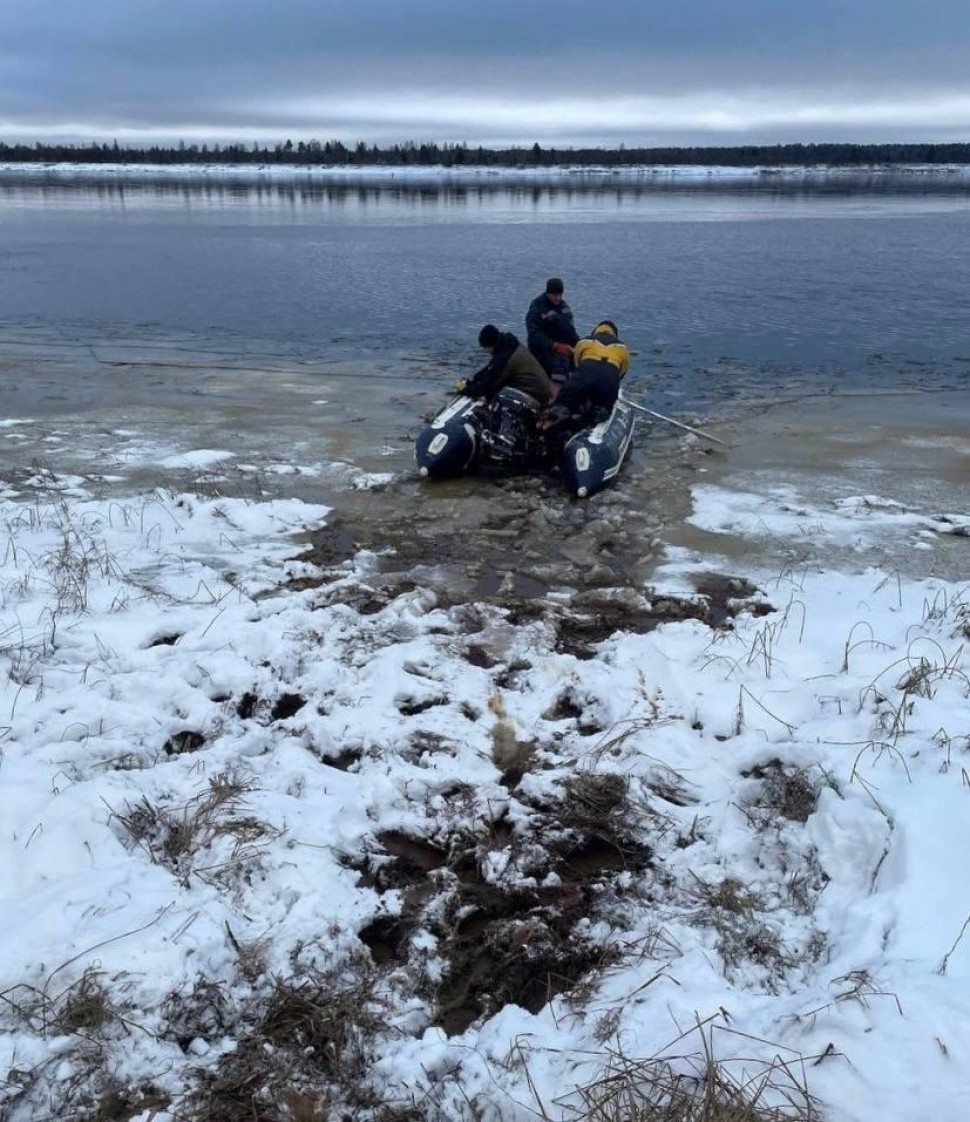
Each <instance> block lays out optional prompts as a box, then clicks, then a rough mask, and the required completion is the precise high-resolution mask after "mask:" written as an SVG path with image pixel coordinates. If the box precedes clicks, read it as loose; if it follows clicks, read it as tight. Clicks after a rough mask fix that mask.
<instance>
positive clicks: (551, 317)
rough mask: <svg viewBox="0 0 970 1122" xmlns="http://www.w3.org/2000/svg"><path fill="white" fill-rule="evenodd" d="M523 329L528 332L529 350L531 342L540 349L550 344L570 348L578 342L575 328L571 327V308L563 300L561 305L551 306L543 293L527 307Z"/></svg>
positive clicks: (550, 302) (531, 346)
mask: <svg viewBox="0 0 970 1122" xmlns="http://www.w3.org/2000/svg"><path fill="white" fill-rule="evenodd" d="M525 329H526V331H527V332H528V341H529V350H533V345H532V344H533V342H537V343H538V345H539V347H540V348H542V347H543V344H545V346H546V347H548V346H549V345H550V344H552V343H568V344H569V346H570V347H572V346H575V344H576V343H577V342H578V341H579V336H578V335H577V334H576V328H575V327H574V326H573V312H572V308H570V306H569V305H568V304H567V303H566V301H565V300H563V301H562V303H561V304H558V305H557V304H553V302H552V301H551V300H550V299H549V297H548V296H547V295H546V294H545V293H544V292H543V294H542V295H541V296H537V297H536V298H535V300H533V301H532V303H531V304H530V305H529V310H528V312H527V313H526V317H525Z"/></svg>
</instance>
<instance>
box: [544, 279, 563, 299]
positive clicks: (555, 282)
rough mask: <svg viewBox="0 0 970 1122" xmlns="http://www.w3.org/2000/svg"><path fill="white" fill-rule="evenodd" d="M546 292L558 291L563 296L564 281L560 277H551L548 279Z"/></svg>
mask: <svg viewBox="0 0 970 1122" xmlns="http://www.w3.org/2000/svg"><path fill="white" fill-rule="evenodd" d="M546 292H553V293H558V294H559V295H560V296H562V293H563V283H562V281H561V280H560V279H559V278H558V277H550V278H549V279H548V280H547V281H546Z"/></svg>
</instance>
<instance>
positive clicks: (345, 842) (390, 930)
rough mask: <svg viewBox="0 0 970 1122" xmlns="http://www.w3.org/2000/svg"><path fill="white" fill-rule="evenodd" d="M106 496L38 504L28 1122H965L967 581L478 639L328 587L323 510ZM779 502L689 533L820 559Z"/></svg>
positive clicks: (87, 491)
mask: <svg viewBox="0 0 970 1122" xmlns="http://www.w3.org/2000/svg"><path fill="white" fill-rule="evenodd" d="M219 454H220V453H219V452H218V450H212V449H209V450H205V451H204V457H205V462H207V463H209V462H212V458H213V456H218V455H219ZM199 455H200V456H202V455H203V453H199ZM99 490H100V488H99V487H98V485H97V482H96V480H95V478H94V477H91V478H87V477H84V476H77V477H67V476H59V475H57V474H55V473H53V472H50V471H44V472H39V473H38V474H37V475H35V476H31V477H23V478H17V479H13V478H9V479H4V480H3V481H2V489H0V521H2V527H3V552H2V559H0V635H2V643H0V666H2V670H3V674H2V684H0V726H2V727H0V751H2V757H0V868H2V869H3V877H2V881H0V885H2V888H0V898H2V912H0V916H2V919H0V997H2V998H3V1002H2V1005H0V1031H2V1036H0V1073H3V1074H2V1077H0V1113H2V1114H3V1117H4V1118H5V1119H6V1120H8V1122H28V1120H29V1122H41V1120H44V1119H52V1120H53V1119H58V1120H63V1119H66V1118H72V1119H74V1118H78V1119H79V1118H85V1117H99V1116H100V1117H108V1116H110V1117H115V1118H125V1119H131V1120H132V1122H134V1120H136V1119H137V1120H138V1122H149V1119H151V1120H152V1122H176V1120H179V1122H184V1120H199V1122H201V1120H202V1119H229V1118H247V1117H259V1118H260V1119H280V1120H282V1119H284V1118H288V1117H301V1116H302V1117H316V1116H318V1114H319V1116H320V1117H336V1116H340V1117H350V1118H359V1119H365V1118H367V1119H370V1118H381V1117H384V1118H429V1119H440V1120H446V1119H447V1120H455V1119H466V1118H467V1119H472V1118H481V1119H493V1120H508V1122H518V1120H523V1122H524V1120H525V1119H534V1118H536V1117H542V1118H546V1119H558V1120H563V1122H565V1120H567V1119H576V1118H600V1117H611V1118H612V1117H615V1118H619V1117H628V1116H629V1115H627V1114H622V1113H620V1102H621V1096H622V1102H625V1103H626V1104H627V1109H632V1107H631V1104H633V1105H634V1106H635V1105H638V1104H639V1105H640V1106H641V1107H642V1109H643V1111H644V1112H646V1110H647V1104H648V1103H651V1102H653V1103H657V1102H661V1101H663V1100H664V1099H665V1097H666V1098H669V1097H670V1096H671V1095H675V1094H680V1095H690V1094H695V1093H696V1094H703V1093H713V1089H718V1093H719V1094H721V1095H723V1096H726V1097H733V1100H734V1101H735V1102H747V1103H748V1104H749V1105H750V1104H751V1103H752V1101H753V1100H755V1099H756V1100H757V1101H756V1102H755V1105H754V1107H752V1108H751V1110H752V1111H754V1112H749V1113H747V1114H745V1117H751V1118H760V1117H769V1115H768V1114H767V1113H766V1112H767V1110H768V1109H769V1108H773V1109H774V1110H775V1111H776V1113H774V1114H771V1115H770V1117H771V1118H797V1119H808V1118H813V1119H815V1118H819V1117H824V1118H826V1119H829V1120H830V1122H875V1120H877V1119H880V1120H881V1119H898V1120H900V1122H903V1120H908V1119H915V1118H918V1117H932V1118H933V1119H935V1120H936V1122H959V1120H962V1119H964V1118H965V1117H966V1116H967V1112H968V1109H970V1076H968V1074H967V1066H966V1064H965V1063H964V1062H963V1058H964V1057H966V1056H967V1055H968V1054H970V936H966V925H967V917H968V915H970V889H968V888H967V879H966V876H965V873H964V863H965V861H964V855H965V853H966V850H967V847H968V844H970V826H968V823H970V815H968V808H970V787H968V784H967V775H968V772H970V660H968V656H967V653H966V651H967V645H968V641H970V585H968V584H967V583H966V582H954V581H944V580H940V579H936V578H931V579H922V580H916V579H912V578H908V577H906V576H905V575H904V574H902V573H900V572H892V571H885V572H881V571H876V570H873V569H868V570H866V571H863V572H856V571H850V570H848V569H845V570H844V571H836V570H831V569H829V570H826V569H822V568H819V567H818V566H816V565H813V564H811V563H808V562H804V561H803V562H801V563H799V564H798V565H797V566H795V567H785V568H782V569H781V570H779V569H777V568H775V569H774V570H772V571H766V570H759V569H757V568H756V567H750V566H749V567H747V568H745V570H744V571H735V570H733V569H730V570H727V571H724V570H723V569H722V571H721V572H720V574H719V575H717V578H716V579H711V573H710V569H711V566H712V565H713V564H718V562H716V560H715V559H713V558H712V557H710V556H701V555H698V554H693V553H690V552H687V551H685V550H674V549H670V550H668V553H667V556H666V559H665V562H664V564H663V565H662V566H661V568H660V570H659V571H658V573H657V575H656V578H655V580H654V581H653V582H652V583H651V585H650V586H649V587H644V588H643V589H642V591H641V592H640V593H635V592H633V591H632V590H631V589H629V588H627V589H625V590H622V591H621V590H616V589H611V588H610V587H609V586H608V585H605V586H604V587H601V588H599V589H592V590H590V589H587V590H585V591H580V590H578V589H574V588H569V587H553V588H550V589H549V591H548V593H547V594H546V595H545V596H544V597H543V598H542V599H541V600H538V601H528V602H521V601H515V600H514V598H512V599H509V600H507V601H504V602H503V601H501V600H492V601H491V602H477V603H475V602H469V603H465V602H455V601H454V600H453V599H452V600H449V599H448V597H447V596H445V595H443V594H442V590H441V589H437V588H436V587H435V584H434V574H433V571H432V570H428V569H425V570H424V571H423V573H422V574H421V575H420V576H418V575H416V576H415V579H413V580H405V581H401V582H400V583H399V584H398V586H396V587H392V588H388V587H386V586H385V585H382V584H381V583H380V582H379V581H378V580H377V572H378V569H379V567H380V561H381V558H380V556H379V555H378V554H376V553H374V552H369V551H367V550H360V549H359V550H357V551H356V552H353V551H352V552H351V553H350V555H349V556H347V557H345V558H339V557H338V558H331V559H330V560H327V559H326V557H325V556H324V555H323V554H322V553H319V552H317V553H311V554H305V555H303V556H302V557H301V558H298V557H297V555H298V554H301V553H302V552H303V550H304V548H305V547H304V546H298V545H297V544H296V542H295V541H294V535H296V534H301V533H305V532H307V531H311V530H313V529H315V528H319V527H320V526H322V525H323V524H324V523H325V522H326V521H327V519H328V518H329V517H331V512H330V511H329V510H328V509H327V507H326V506H320V505H311V504H307V503H301V502H298V501H295V500H286V499H279V498H277V499H274V500H262V501H260V500H258V499H253V500H246V501H244V500H242V499H229V498H225V497H219V496H218V495H215V496H213V494H212V492H211V488H206V491H205V493H204V494H203V493H200V494H196V493H191V492H184V491H183V492H180V491H162V490H156V491H151V492H141V493H132V494H130V495H128V496H127V497H123V496H115V497H113V498H111V499H106V498H103V497H99ZM759 501H760V506H759V511H758V515H759V516H758V518H756V519H752V517H751V510H752V502H753V499H752V496H751V495H750V494H742V493H740V492H738V493H734V492H732V491H731V490H730V489H729V488H723V487H722V488H718V489H717V490H716V491H715V490H712V489H711V488H709V487H701V486H699V487H698V489H697V492H696V497H695V503H694V513H693V515H692V520H693V522H694V524H695V525H697V526H699V527H700V528H701V529H703V530H705V531H706V532H707V533H709V534H711V535H715V536H716V535H718V534H721V533H723V532H725V530H726V528H731V530H733V532H735V533H738V534H742V535H743V534H754V535H757V536H760V537H761V538H763V537H764V535H765V534H768V533H770V534H771V535H773V536H774V537H777V538H782V539H784V538H785V537H786V536H788V537H791V538H792V539H795V538H801V537H803V535H804V527H805V519H804V512H803V511H801V510H799V509H796V508H794V507H793V504H792V501H791V496H790V495H787V494H784V493H781V492H779V493H777V494H770V493H769V494H765V495H762V496H760V500H759ZM892 505H893V504H891V503H886V502H883V501H880V500H879V499H878V496H872V495H866V496H861V497H860V498H859V499H858V501H856V502H850V501H846V502H843V503H841V504H839V506H838V509H837V510H836V511H834V512H831V516H832V517H833V518H835V519H836V522H837V525H836V526H835V531H836V532H837V533H838V534H839V535H845V534H847V533H848V534H851V535H854V536H855V538H857V539H858V540H860V541H861V540H863V539H865V538H866V537H867V536H869V535H871V534H872V533H873V532H874V531H873V522H872V512H873V510H877V511H883V510H886V509H891V508H892ZM965 515H966V512H963V513H962V516H961V514H960V512H957V513H956V514H955V515H953V516H951V517H950V519H949V521H947V522H945V523H941V525H940V526H939V527H935V528H930V529H931V530H932V533H937V534H939V533H947V534H951V535H958V536H959V535H965V533H966V527H967V525H968V524H970V523H968V522H967V520H966V517H965ZM827 517H828V515H827V514H826V512H825V510H822V509H819V510H816V511H813V513H812V521H813V525H814V524H816V523H817V530H818V532H819V533H823V532H824V530H825V526H824V522H825V520H826V518H827ZM894 526H895V532H898V533H899V534H902V535H907V536H909V537H911V536H912V535H913V534H914V533H916V534H917V535H918V536H920V540H921V542H922V545H923V547H924V548H926V549H930V548H932V542H931V539H932V533H930V529H927V528H926V527H914V525H913V523H912V521H911V520H908V519H899V520H898V521H897V522H895V523H893V522H891V520H890V521H888V522H887V520H886V519H882V520H881V521H880V522H879V525H878V527H877V529H878V532H879V533H880V534H886V533H887V532H889V533H891V532H893V527H894ZM719 564H721V565H726V564H727V563H726V562H719ZM698 574H705V579H704V580H698ZM607 620H612V621H613V623H612V624H608V623H607V622H606V621H607ZM965 936H966V937H965ZM109 1106H110V1108H111V1110H112V1111H113V1113H111V1114H110V1115H109V1114H108V1113H107V1110H108V1107H109ZM755 1108H760V1109H761V1110H762V1111H763V1112H764V1113H762V1114H758V1113H757V1110H756V1109H755ZM816 1109H820V1110H821V1114H819V1113H816ZM99 1110H100V1111H101V1112H102V1113H100V1114H99V1113H98V1112H99ZM382 1110H383V1111H384V1113H383V1114H381V1113H380V1112H381V1111H382ZM595 1110H599V1111H600V1113H594V1111H595ZM86 1111H87V1112H88V1113H85V1112H86ZM300 1111H302V1114H300V1113H299V1112H300ZM314 1111H316V1112H317V1113H313V1112H314ZM394 1111H397V1113H393V1112H394ZM287 1112H289V1113H287Z"/></svg>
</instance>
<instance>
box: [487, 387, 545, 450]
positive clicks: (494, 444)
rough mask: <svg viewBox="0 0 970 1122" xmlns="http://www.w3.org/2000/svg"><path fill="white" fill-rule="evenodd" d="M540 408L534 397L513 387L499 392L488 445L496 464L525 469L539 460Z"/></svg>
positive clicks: (490, 422) (495, 400)
mask: <svg viewBox="0 0 970 1122" xmlns="http://www.w3.org/2000/svg"><path fill="white" fill-rule="evenodd" d="M540 411H541V407H540V405H539V402H538V401H536V399H535V398H534V397H533V396H532V395H531V394H527V393H523V392H522V391H521V390H514V389H512V388H511V387H510V386H506V387H505V389H503V390H500V391H499V392H498V393H497V394H496V396H495V398H494V400H493V401H492V404H491V406H490V408H489V423H488V442H489V454H490V459H491V460H492V462H493V463H496V464H501V465H503V466H506V467H515V466H518V465H522V466H525V465H526V464H528V463H530V462H531V461H532V460H534V459H535V457H536V447H535V445H536V443H537V430H536V423H537V422H538V420H539V413H540Z"/></svg>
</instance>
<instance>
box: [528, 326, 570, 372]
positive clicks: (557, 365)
mask: <svg viewBox="0 0 970 1122" xmlns="http://www.w3.org/2000/svg"><path fill="white" fill-rule="evenodd" d="M526 345H527V347H528V349H529V350H530V351H531V352H532V356H533V358H535V359H537V360H538V363H539V365H540V366H541V367H542V369H543V370H545V372H546V373H547V374H548V375H549V377H550V378H551V379H552V381H553V382H557V383H561V382H565V380H566V379H567V378H568V377H569V355H557V354H556V352H555V351H554V350H553V349H552V343H551V342H550V341H549V336H548V335H530V336H529V338H528V340H527V343H526Z"/></svg>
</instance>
